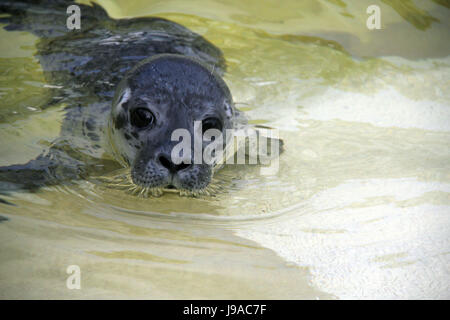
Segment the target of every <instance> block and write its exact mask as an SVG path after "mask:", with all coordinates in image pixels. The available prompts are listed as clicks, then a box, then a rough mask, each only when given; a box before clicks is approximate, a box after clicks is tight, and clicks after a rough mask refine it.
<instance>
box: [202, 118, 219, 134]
mask: <svg viewBox="0 0 450 320" xmlns="http://www.w3.org/2000/svg"><path fill="white" fill-rule="evenodd" d="M209 129H217V130H219V131H222V123H221V122H220V120H219V119H217V118H206V119H205V120H203V121H202V131H203V134H205V132H206V131H208V130H209Z"/></svg>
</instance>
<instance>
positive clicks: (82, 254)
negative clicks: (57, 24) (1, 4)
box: [0, 0, 450, 299]
mask: <svg viewBox="0 0 450 320" xmlns="http://www.w3.org/2000/svg"><path fill="white" fill-rule="evenodd" d="M98 2H99V3H100V4H102V5H103V6H105V8H107V10H108V12H110V14H111V15H112V16H114V17H117V18H118V17H124V16H139V15H158V16H161V17H165V18H169V19H172V20H174V21H176V22H179V23H181V24H183V25H185V26H187V27H189V28H191V29H193V30H194V31H196V32H199V33H200V34H202V35H204V36H205V37H206V38H207V39H208V40H210V41H212V42H213V43H214V44H216V45H217V46H218V47H220V48H221V49H222V50H223V52H224V55H225V57H226V59H227V64H228V73H227V74H226V76H225V80H226V81H227V83H228V85H229V86H230V89H231V91H232V93H233V96H234V99H235V100H236V101H237V102H238V103H239V104H238V105H239V107H240V109H242V110H244V111H246V113H247V114H248V116H249V117H250V118H251V121H252V122H253V123H259V124H265V125H268V126H271V127H276V128H278V129H279V130H280V136H281V137H282V138H283V140H284V143H285V152H284V153H283V154H282V155H281V158H280V170H279V172H278V173H277V174H276V175H262V174H261V173H260V170H259V168H258V167H253V166H244V167H243V166H228V167H226V168H225V169H224V170H222V171H221V172H220V173H219V174H218V178H222V179H224V180H226V181H227V187H226V188H225V190H224V191H223V192H222V193H221V194H218V195H217V196H216V197H213V198H208V197H205V198H197V199H195V198H180V197H178V196H176V195H173V194H167V195H164V196H163V197H161V198H156V199H140V198H136V197H134V196H132V195H129V194H126V193H124V192H122V191H120V190H114V189H109V188H106V187H104V186H102V185H101V184H98V183H97V182H96V181H94V180H93V179H90V180H86V181H79V182H77V183H75V184H73V185H68V186H55V187H49V188H45V189H43V190H41V191H39V192H36V193H14V194H12V195H10V196H5V197H4V199H5V200H8V201H11V202H13V203H14V204H16V206H8V205H4V204H0V216H1V217H5V218H8V220H7V221H2V220H0V222H1V223H0V228H1V232H0V243H1V245H0V256H1V259H0V289H1V290H0V295H1V296H2V297H10V298H11V297H12V298H16V297H30V298H35V297H49V298H55V297H68V298H80V297H83V298H96V297H125V298H126V297H130V298H131V297H134V298H294V299H297V298H349V297H356V298H433V297H441V298H443V297H446V298H448V297H449V292H450V291H449V289H450V288H449V286H448V283H450V281H448V280H449V269H448V266H449V265H450V263H449V262H450V261H449V257H448V251H449V248H450V235H449V232H448V230H449V226H450V219H449V215H448V212H449V208H450V201H449V199H450V198H449V196H448V195H449V192H450V170H449V169H450V161H449V156H450V108H449V102H450V96H449V95H450V90H449V87H450V77H449V74H450V70H449V68H450V58H449V52H450V47H449V43H450V42H449V41H448V34H449V33H448V31H449V29H448V27H449V26H448V23H449V22H448V21H450V20H449V19H448V16H449V11H448V9H447V8H446V7H445V4H446V3H445V2H442V1H423V2H420V3H419V2H412V1H388V0H385V1H382V2H377V1H358V2H356V1H355V2H350V1H343V0H339V1H325V0H324V1H302V2H298V1H286V2H285V4H286V7H280V6H279V5H278V2H275V1H266V2H264V3H263V4H261V2H260V1H245V2H242V1H227V2H222V1H208V2H207V4H205V3H206V2H204V1H195V2H189V5H188V4H187V2H186V1H178V0H170V1H152V2H151V3H150V4H148V3H147V1H137V2H132V3H130V2H126V3H125V2H121V1H118V2H112V1H98ZM372 3H377V4H379V5H380V7H381V9H382V19H383V20H382V21H383V22H382V25H383V29H382V30H377V31H369V30H367V28H366V27H365V19H366V17H367V14H366V13H365V12H366V11H365V9H366V8H367V6H368V5H369V4H372ZM446 18H447V19H446ZM1 34H2V37H1V38H0V44H1V47H2V48H8V49H4V50H2V52H0V56H1V58H0V66H1V67H2V68H1V70H2V72H1V74H0V92H1V95H2V104H1V109H0V139H1V144H0V150H1V152H0V154H1V157H0V165H5V164H11V163H18V162H25V161H27V160H28V159H30V158H32V157H34V156H36V155H38V154H39V153H40V151H41V150H42V149H43V148H44V147H45V146H46V145H47V144H48V143H49V142H50V141H52V139H53V138H54V137H56V136H57V135H58V130H59V126H60V124H61V119H62V117H63V114H62V112H61V108H60V106H53V107H47V106H45V101H46V100H47V98H48V97H49V96H51V93H52V92H51V88H46V87H45V83H44V80H43V75H42V69H41V68H40V66H39V64H38V63H37V62H36V60H35V59H34V58H33V57H32V55H33V53H34V51H35V49H34V48H35V47H34V45H35V41H36V38H34V37H32V36H30V35H28V34H26V33H23V32H16V33H6V32H5V31H3V30H2V31H1ZM13 34H14V35H13ZM444 40H446V41H444ZM6 43H8V46H6ZM10 43H12V44H13V45H12V46H11V45H10ZM18 146H20V148H19V147H18ZM2 197H3V196H2ZM72 264H76V265H79V266H80V267H81V271H82V290H79V291H76V290H68V289H66V287H65V280H66V278H67V274H66V273H65V270H66V268H67V266H69V265H72Z"/></svg>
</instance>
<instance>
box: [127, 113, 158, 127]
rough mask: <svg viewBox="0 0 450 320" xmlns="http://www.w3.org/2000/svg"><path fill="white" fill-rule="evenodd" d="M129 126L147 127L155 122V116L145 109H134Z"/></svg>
mask: <svg viewBox="0 0 450 320" xmlns="http://www.w3.org/2000/svg"><path fill="white" fill-rule="evenodd" d="M130 116H131V117H130V120H131V124H132V125H133V126H135V127H138V128H145V127H148V126H149V125H151V124H152V123H153V121H154V120H155V116H154V115H153V113H151V112H150V110H148V109H146V108H136V109H134V110H133V111H131V115H130Z"/></svg>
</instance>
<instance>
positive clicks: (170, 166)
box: [158, 154, 191, 173]
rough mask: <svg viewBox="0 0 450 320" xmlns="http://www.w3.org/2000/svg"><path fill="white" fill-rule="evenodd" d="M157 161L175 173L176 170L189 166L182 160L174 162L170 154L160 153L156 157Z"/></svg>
mask: <svg viewBox="0 0 450 320" xmlns="http://www.w3.org/2000/svg"><path fill="white" fill-rule="evenodd" d="M158 161H159V163H161V165H162V166H163V167H164V168H166V169H168V170H169V171H170V172H171V173H177V172H178V171H181V170H183V169H186V168H187V167H190V166H191V165H190V164H186V163H183V162H182V163H180V164H175V163H173V162H172V160H171V158H170V156H167V155H165V154H161V155H160V156H159V157H158Z"/></svg>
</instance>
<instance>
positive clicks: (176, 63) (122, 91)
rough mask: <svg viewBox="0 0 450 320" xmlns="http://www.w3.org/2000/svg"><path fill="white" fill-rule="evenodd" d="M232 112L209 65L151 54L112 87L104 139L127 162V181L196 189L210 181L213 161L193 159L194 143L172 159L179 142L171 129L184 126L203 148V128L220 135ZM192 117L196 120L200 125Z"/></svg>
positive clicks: (227, 93)
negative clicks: (128, 169) (128, 175)
mask: <svg viewBox="0 0 450 320" xmlns="http://www.w3.org/2000/svg"><path fill="white" fill-rule="evenodd" d="M234 112H235V111H234V106H233V101H232V97H231V94H230V91H229V89H228V87H227V86H226V84H225V82H224V81H223V80H222V78H221V77H220V76H218V75H217V74H216V73H215V72H214V70H213V68H210V67H209V66H207V65H205V64H203V63H201V62H199V61H197V60H194V59H192V58H188V57H186V56H182V55H172V54H164V55H157V56H153V57H151V58H149V59H145V60H143V61H142V62H140V63H139V64H138V65H137V66H136V67H135V68H133V69H132V70H130V72H129V73H128V74H127V75H126V76H125V77H124V79H122V81H121V82H120V84H119V86H118V88H117V90H116V94H115V97H114V101H113V105H112V110H111V119H110V123H109V128H108V129H109V136H110V144H111V146H112V149H113V153H114V155H115V157H116V159H117V160H119V161H120V162H122V163H123V164H124V165H126V166H128V167H130V176H131V180H132V182H133V184H135V185H137V186H140V187H142V188H150V189H151V188H161V189H163V188H168V189H180V190H187V191H197V190H202V189H205V188H206V187H207V186H208V184H209V183H210V181H211V178H212V174H213V167H214V164H208V163H204V162H203V161H202V163H197V162H195V161H194V143H190V146H191V152H190V154H189V152H186V154H185V155H181V156H183V157H184V158H183V161H182V162H181V163H178V164H177V163H176V161H173V159H172V158H173V157H172V150H173V148H174V147H175V146H176V145H177V144H178V143H179V141H173V138H172V134H173V132H174V131H175V130H177V129H185V130H187V132H189V134H190V137H192V142H193V141H194V139H196V138H197V139H198V138H199V139H200V141H201V147H202V150H203V149H204V148H205V147H206V146H207V144H208V142H205V141H203V134H204V133H205V131H206V130H208V129H216V130H219V131H220V132H222V134H223V136H225V130H226V129H231V128H232V127H233V116H234ZM195 121H200V122H201V124H202V126H201V130H199V127H198V126H195V125H194V124H195ZM197 123H198V122H197Z"/></svg>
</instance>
